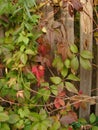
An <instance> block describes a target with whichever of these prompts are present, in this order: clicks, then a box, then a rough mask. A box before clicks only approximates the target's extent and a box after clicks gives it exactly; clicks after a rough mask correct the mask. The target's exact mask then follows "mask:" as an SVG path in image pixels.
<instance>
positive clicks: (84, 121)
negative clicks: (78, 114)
mask: <svg viewBox="0 0 98 130" xmlns="http://www.w3.org/2000/svg"><path fill="white" fill-rule="evenodd" d="M78 122H80V123H81V124H83V125H85V124H87V121H86V119H84V118H79V119H78Z"/></svg>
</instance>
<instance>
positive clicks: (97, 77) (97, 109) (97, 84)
mask: <svg viewBox="0 0 98 130" xmlns="http://www.w3.org/2000/svg"><path fill="white" fill-rule="evenodd" d="M96 57H97V62H96V64H97V66H98V43H97V56H96ZM96 89H97V91H96V96H98V68H97V71H96ZM95 113H96V115H97V116H98V99H97V104H96V111H95Z"/></svg>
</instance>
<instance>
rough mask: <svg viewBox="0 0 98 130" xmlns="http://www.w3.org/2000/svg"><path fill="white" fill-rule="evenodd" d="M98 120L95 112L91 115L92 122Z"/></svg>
mask: <svg viewBox="0 0 98 130" xmlns="http://www.w3.org/2000/svg"><path fill="white" fill-rule="evenodd" d="M95 121H96V116H95V114H94V113H92V114H91V115H90V123H94V122H95Z"/></svg>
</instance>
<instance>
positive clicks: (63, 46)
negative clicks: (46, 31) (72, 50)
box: [57, 43, 68, 60]
mask: <svg viewBox="0 0 98 130" xmlns="http://www.w3.org/2000/svg"><path fill="white" fill-rule="evenodd" d="M67 48H68V46H67V44H64V43H59V44H57V52H58V54H60V55H61V56H62V59H63V60H65V59H66V57H67V50H68V49H67Z"/></svg>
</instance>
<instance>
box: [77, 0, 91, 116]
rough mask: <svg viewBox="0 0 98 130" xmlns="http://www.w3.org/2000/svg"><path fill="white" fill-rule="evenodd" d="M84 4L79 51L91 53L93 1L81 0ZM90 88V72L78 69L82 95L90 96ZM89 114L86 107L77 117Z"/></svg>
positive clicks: (88, 108) (81, 15)
mask: <svg viewBox="0 0 98 130" xmlns="http://www.w3.org/2000/svg"><path fill="white" fill-rule="evenodd" d="M81 2H83V3H84V10H85V11H86V12H87V14H88V15H87V14H86V13H85V12H81V14H80V50H83V49H88V50H91V51H92V33H91V32H92V26H93V23H92V17H93V16H92V14H93V8H92V2H93V0H88V2H87V1H86V0H81ZM91 86H92V70H91V71H88V70H84V69H83V68H82V67H80V89H81V90H83V93H84V94H87V95H89V96H90V95H91ZM89 114H90V105H89V104H88V105H87V108H86V110H83V109H82V108H80V112H79V116H80V117H84V118H87V117H88V116H89Z"/></svg>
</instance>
